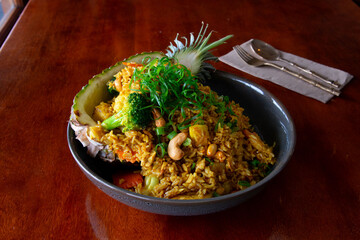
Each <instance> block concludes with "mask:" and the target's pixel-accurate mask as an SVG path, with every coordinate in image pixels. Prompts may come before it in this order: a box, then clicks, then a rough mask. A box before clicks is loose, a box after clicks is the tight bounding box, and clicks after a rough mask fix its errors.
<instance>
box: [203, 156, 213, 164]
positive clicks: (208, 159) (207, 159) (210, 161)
mask: <svg viewBox="0 0 360 240" xmlns="http://www.w3.org/2000/svg"><path fill="white" fill-rule="evenodd" d="M205 160H206V161H208V162H209V163H210V165H213V164H214V162H213V161H212V160H211V159H210V158H207V157H206V158H205Z"/></svg>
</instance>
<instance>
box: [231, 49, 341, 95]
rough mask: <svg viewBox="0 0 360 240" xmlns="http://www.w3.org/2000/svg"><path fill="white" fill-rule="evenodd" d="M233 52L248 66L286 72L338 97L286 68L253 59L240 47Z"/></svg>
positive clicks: (329, 89) (327, 88)
mask: <svg viewBox="0 0 360 240" xmlns="http://www.w3.org/2000/svg"><path fill="white" fill-rule="evenodd" d="M234 50H235V51H236V52H237V54H238V55H239V56H240V57H241V58H242V59H243V60H244V62H246V63H247V64H249V65H252V66H254V67H260V66H269V67H273V68H276V69H279V70H280V71H283V72H286V73H288V74H290V75H292V76H294V77H297V78H299V79H301V80H303V81H304V82H307V83H309V84H311V85H313V86H315V87H317V88H320V89H321V90H324V91H326V92H328V93H331V94H333V95H335V96H339V95H340V91H338V90H336V89H333V88H329V87H327V86H325V85H322V84H321V83H318V82H316V81H314V80H312V79H310V78H306V77H304V76H303V75H301V74H298V73H296V72H293V71H291V70H289V69H287V68H286V67H283V66H279V65H277V64H274V63H271V62H266V61H263V60H261V59H258V58H255V57H253V56H252V55H250V54H249V53H248V52H246V51H245V49H243V48H242V47H241V46H240V45H237V46H235V47H234Z"/></svg>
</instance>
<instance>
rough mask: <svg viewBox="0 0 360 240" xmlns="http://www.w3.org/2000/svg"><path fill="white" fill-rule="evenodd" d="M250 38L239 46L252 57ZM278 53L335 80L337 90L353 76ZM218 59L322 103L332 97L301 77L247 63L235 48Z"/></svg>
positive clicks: (293, 69) (303, 59)
mask: <svg viewBox="0 0 360 240" xmlns="http://www.w3.org/2000/svg"><path fill="white" fill-rule="evenodd" d="M251 40H252V39H251ZM251 40H249V41H247V42H245V43H243V44H241V46H242V47H243V48H244V50H246V51H247V52H248V53H249V54H251V55H253V56H254V57H257V55H256V54H255V53H254V51H253V50H252V49H251V47H250V42H251ZM280 54H281V57H282V58H283V59H285V60H288V61H291V62H294V63H296V64H297V65H299V66H301V67H304V68H307V69H309V70H311V71H313V72H316V73H318V74H320V75H321V76H324V77H326V78H328V79H330V80H334V81H336V82H337V83H338V84H340V87H339V88H338V90H340V89H342V88H343V87H344V86H345V85H346V84H347V83H348V82H350V80H351V79H352V78H353V76H352V75H351V74H349V73H347V72H344V71H342V70H339V69H335V68H332V67H328V66H325V65H322V64H319V63H316V62H313V61H311V60H308V59H305V58H302V57H299V56H296V55H293V54H290V53H287V52H283V51H280ZM219 60H220V61H222V62H224V63H226V64H228V65H230V66H232V67H234V68H236V69H239V70H241V71H244V72H246V73H248V74H251V75H253V76H256V77H259V78H262V79H264V80H268V81H271V82H273V83H276V84H278V85H280V86H283V87H285V88H287V89H290V90H292V91H295V92H298V93H300V94H303V95H305V96H308V97H311V98H314V99H317V100H319V101H321V102H323V103H326V102H328V101H329V100H330V99H331V98H333V97H334V95H333V94H331V93H328V92H326V91H324V90H322V89H319V88H317V87H315V86H313V85H311V84H309V83H306V82H304V81H303V80H301V79H298V78H296V77H293V76H291V75H290V74H288V73H285V72H282V71H280V70H278V69H275V68H273V67H269V66H261V67H254V66H251V65H248V64H247V63H245V62H244V61H243V60H242V59H241V58H240V56H239V55H238V54H237V53H236V51H235V50H232V51H231V52H229V53H227V54H225V55H224V56H221V57H220V58H219ZM272 62H273V63H275V64H277V65H279V66H283V67H286V68H287V69H289V70H291V71H294V72H296V73H299V74H301V75H303V76H306V77H308V78H311V79H313V80H314V81H317V82H319V83H321V84H323V85H326V83H325V84H324V83H323V82H322V81H320V80H318V79H317V78H315V77H314V76H311V75H309V74H306V73H304V72H302V71H301V70H299V69H297V68H295V67H292V66H290V65H289V64H287V63H284V62H282V61H272ZM340 96H341V95H340Z"/></svg>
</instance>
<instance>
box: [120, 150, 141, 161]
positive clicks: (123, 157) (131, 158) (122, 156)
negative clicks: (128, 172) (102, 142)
mask: <svg viewBox="0 0 360 240" xmlns="http://www.w3.org/2000/svg"><path fill="white" fill-rule="evenodd" d="M124 153H125V152H124V151H122V150H117V151H116V154H117V155H118V157H119V159H121V160H124V161H127V162H131V163H134V162H137V161H138V158H137V157H136V156H135V152H133V151H131V156H129V155H128V154H124Z"/></svg>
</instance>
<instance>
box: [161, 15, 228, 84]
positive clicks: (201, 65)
mask: <svg viewBox="0 0 360 240" xmlns="http://www.w3.org/2000/svg"><path fill="white" fill-rule="evenodd" d="M207 28H208V24H206V26H205V27H204V22H202V26H201V28H200V31H199V34H198V35H197V37H196V39H195V37H194V35H193V34H192V33H190V41H188V39H187V38H186V37H182V38H183V39H184V40H185V43H183V42H181V41H180V40H178V37H179V34H177V35H176V38H175V39H174V44H175V45H174V44H173V43H170V46H168V49H167V51H166V56H168V57H169V58H172V59H174V60H175V61H177V62H178V63H179V64H182V65H184V66H186V67H187V68H188V69H189V70H190V71H191V73H192V74H194V75H197V76H198V77H199V79H202V80H203V79H207V78H210V73H209V71H211V70H215V69H214V67H213V66H212V65H211V64H209V63H206V62H205V61H208V60H213V61H217V60H218V58H217V57H215V56H214V55H212V54H211V52H210V50H211V49H213V48H215V47H217V46H219V45H221V44H223V43H225V41H226V40H228V39H229V38H231V37H233V35H228V36H226V37H223V38H221V39H219V40H217V41H216V42H212V43H209V44H208V42H209V39H210V37H211V34H212V32H213V31H211V32H210V33H209V34H208V35H207V36H206V31H207Z"/></svg>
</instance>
